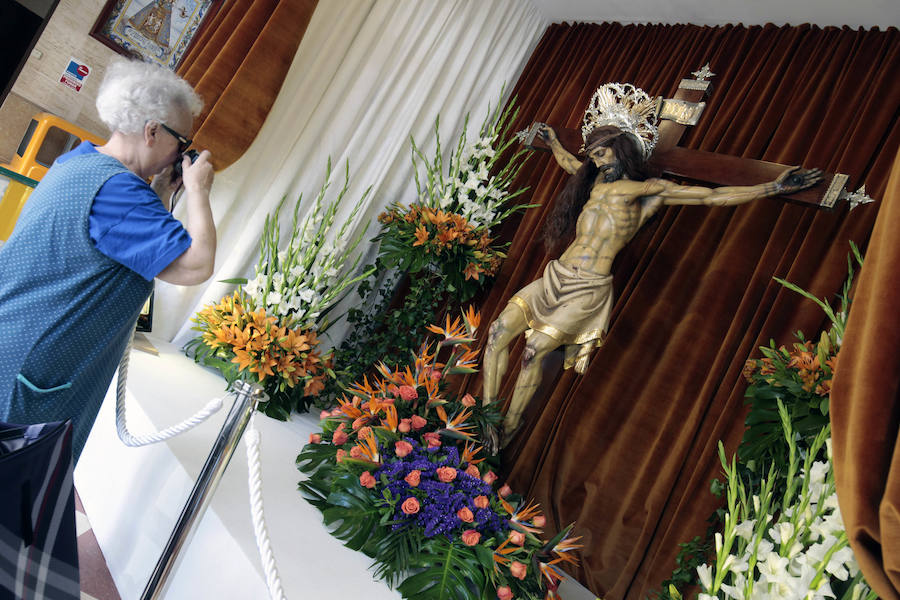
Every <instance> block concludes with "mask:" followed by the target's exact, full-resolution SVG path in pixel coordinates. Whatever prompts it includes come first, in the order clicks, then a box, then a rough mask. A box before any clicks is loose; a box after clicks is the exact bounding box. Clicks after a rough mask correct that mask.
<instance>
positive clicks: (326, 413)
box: [319, 410, 331, 421]
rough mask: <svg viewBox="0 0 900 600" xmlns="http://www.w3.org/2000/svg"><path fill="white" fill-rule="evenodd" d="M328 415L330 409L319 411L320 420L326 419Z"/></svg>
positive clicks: (329, 414)
mask: <svg viewBox="0 0 900 600" xmlns="http://www.w3.org/2000/svg"><path fill="white" fill-rule="evenodd" d="M330 416H331V411H330V410H323V411H322V412H320V413H319V420H320V421H322V420H324V419H327V418H328V417H330Z"/></svg>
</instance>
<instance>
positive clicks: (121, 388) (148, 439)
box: [116, 333, 222, 447]
mask: <svg viewBox="0 0 900 600" xmlns="http://www.w3.org/2000/svg"><path fill="white" fill-rule="evenodd" d="M133 342H134V334H133V333H132V335H131V339H130V340H129V341H128V346H127V347H126V348H125V353H124V354H122V359H121V360H120V361H119V376H118V379H117V380H116V432H117V433H118V434H119V439H120V440H122V443H123V444H125V445H126V446H131V447H137V446H146V445H148V444H155V443H157V442H161V441H163V440H167V439H169V438H171V437H174V436H176V435H178V434H181V433H184V432H185V431H188V430H190V429H193V428H194V427H196V426H197V425H199V424H200V423H202V422H203V421H205V420H206V419H208V418H209V417H211V416H212V415H214V414H215V413H216V412H218V411H219V410H220V409H221V408H222V399H221V398H213V399H212V400H210V401H209V402H208V403H207V404H206V406H204V407H203V408H201V409H200V410H199V411H197V412H196V413H195V414H194V415H193V416H191V417H189V418H187V419H185V420H184V421H182V422H181V423H178V424H176V425H173V426H171V427H168V428H166V429H163V430H162V431H157V432H156V433H149V434H146V435H137V436H136V435H132V434H131V432H129V431H128V419H127V417H126V414H125V389H126V383H127V379H128V361H129V358H130V356H131V347H132V344H133Z"/></svg>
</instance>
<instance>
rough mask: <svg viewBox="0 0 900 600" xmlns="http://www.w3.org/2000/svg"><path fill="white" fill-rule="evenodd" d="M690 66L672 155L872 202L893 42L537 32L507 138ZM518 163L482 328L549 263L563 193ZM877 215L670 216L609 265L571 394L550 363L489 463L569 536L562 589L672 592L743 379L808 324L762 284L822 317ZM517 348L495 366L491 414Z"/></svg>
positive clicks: (536, 161) (546, 159)
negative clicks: (699, 107)
mask: <svg viewBox="0 0 900 600" xmlns="http://www.w3.org/2000/svg"><path fill="white" fill-rule="evenodd" d="M707 62H709V63H710V66H711V69H712V70H713V71H714V72H715V73H716V74H717V75H716V76H715V78H714V79H713V81H714V83H715V89H714V91H713V93H712V96H711V97H710V98H709V100H708V107H707V109H706V112H705V114H704V115H703V117H702V119H701V122H700V123H699V124H698V125H697V126H695V127H693V128H691V129H690V130H689V132H688V133H687V135H686V136H685V138H684V139H683V140H682V145H684V146H688V147H691V148H698V149H702V150H708V151H714V152H719V153H724V154H731V155H737V156H744V157H750V158H758V159H765V160H770V161H774V162H780V163H784V164H801V165H804V166H807V167H819V168H822V169H825V170H827V171H830V172H841V173H845V174H847V175H849V176H850V178H851V184H852V185H854V186H856V185H859V184H860V183H861V182H865V184H866V188H867V191H868V192H869V194H870V195H872V196H873V197H875V198H877V199H879V200H880V201H881V202H886V201H887V199H886V198H885V195H884V192H885V187H886V183H887V178H888V172H889V170H890V167H891V164H892V162H893V159H894V156H895V155H896V153H897V149H898V147H900V124H898V114H900V110H898V107H900V72H898V65H900V35H898V31H897V30H896V29H890V30H888V31H878V30H872V31H854V30H850V29H846V28H845V29H836V28H827V29H820V28H818V27H812V26H809V25H804V26H799V27H775V26H765V27H749V28H748V27H743V26H722V27H700V26H693V25H679V26H657V25H648V26H637V25H629V26H623V25H617V24H603V25H594V24H576V25H566V24H562V25H553V26H551V27H550V28H549V29H548V30H547V32H546V33H545V35H544V37H543V39H542V40H541V42H540V43H539V45H538V47H537V49H536V50H535V52H534V54H533V55H532V57H531V59H530V60H529V62H528V64H527V66H526V67H525V69H524V72H523V74H522V76H521V77H520V79H519V81H518V83H517V84H516V87H515V94H517V96H518V104H519V106H520V107H521V111H520V115H519V117H518V120H517V123H515V124H514V126H515V128H516V130H519V129H524V128H526V127H527V126H528V125H529V124H530V123H531V122H532V121H535V120H539V121H544V122H547V123H549V124H551V125H554V126H565V127H580V124H581V118H582V114H583V111H584V109H585V107H586V106H587V103H588V101H589V99H590V96H591V94H592V93H593V91H594V90H595V89H596V87H597V86H598V85H600V84H603V83H606V82H610V81H619V82H630V83H633V84H635V85H637V86H640V87H641V88H643V89H644V90H646V91H648V93H650V94H651V95H657V94H659V95H665V96H667V97H672V96H673V95H674V93H675V91H676V88H677V85H678V82H679V80H680V79H682V78H684V77H686V76H689V74H690V72H691V71H694V70H696V69H698V68H699V67H701V66H702V65H704V64H705V63H707ZM529 160H530V162H529V163H528V165H526V168H525V172H524V173H523V174H522V175H521V177H520V181H519V183H520V184H522V185H528V186H530V187H531V192H530V194H531V198H530V200H531V201H532V202H541V203H542V206H541V207H539V208H535V209H531V210H529V211H528V213H527V214H525V215H524V216H523V217H522V218H521V220H520V221H518V222H516V223H510V224H509V227H508V229H507V234H508V237H509V238H510V239H511V241H512V244H511V247H510V250H509V255H510V257H511V260H508V261H506V263H505V264H504V267H503V269H502V271H501V273H500V274H499V277H498V279H497V281H496V283H495V285H494V287H493V288H492V290H491V292H490V294H489V295H488V296H487V298H486V299H485V301H484V303H483V306H482V317H483V320H484V323H485V325H484V326H485V327H486V326H487V324H488V323H490V322H491V321H492V320H493V319H494V318H495V317H496V316H497V315H498V314H499V313H500V311H501V310H502V309H503V308H504V306H505V304H506V301H507V299H508V298H509V297H510V296H512V295H513V293H515V292H516V291H517V290H519V289H521V288H522V287H523V286H524V285H526V284H527V283H529V282H531V281H533V280H534V279H536V278H537V277H538V276H539V275H540V273H541V271H542V270H543V268H544V265H545V264H546V262H547V261H548V260H549V259H551V258H554V257H552V256H548V255H547V254H546V252H545V251H544V248H543V247H542V246H541V245H540V244H539V243H538V242H536V241H535V240H536V239H538V238H539V232H540V229H541V226H542V224H543V221H544V219H545V217H546V215H547V214H548V211H549V210H550V208H551V206H552V204H553V199H554V198H555V196H556V194H557V193H558V192H559V191H560V190H561V188H562V186H563V185H564V183H565V180H566V177H567V175H566V174H565V173H564V172H563V171H562V169H560V168H559V167H558V166H557V165H556V163H555V162H554V161H553V159H552V157H551V156H550V155H549V154H547V153H535V155H534V156H533V157H531V158H530V159H529ZM854 189H855V188H854ZM894 201H900V198H895V199H894ZM880 206H881V205H880V204H872V205H867V206H863V207H861V208H857V209H855V210H853V211H852V212H848V210H847V208H846V205H843V206H840V207H839V208H837V209H836V210H833V211H827V210H820V209H817V208H814V207H809V206H804V205H796V204H790V203H786V202H785V201H784V200H782V199H774V198H772V199H764V200H758V201H755V202H753V203H751V204H748V205H743V206H740V207H735V208H706V207H669V208H667V209H664V210H663V211H662V212H661V213H660V214H659V215H657V217H655V218H654V219H653V220H652V221H651V222H649V223H648V224H647V225H645V227H644V228H643V229H642V230H641V231H640V232H639V233H638V235H637V236H636V237H635V239H634V240H632V242H631V243H629V245H628V246H627V247H626V248H625V249H624V250H623V251H622V252H621V253H620V255H619V256H618V258H617V261H616V264H615V265H614V274H615V277H614V289H615V295H616V302H615V306H614V309H613V314H612V322H611V326H610V329H609V332H608V338H607V341H606V344H605V345H604V346H603V347H602V348H600V349H599V350H598V351H597V352H596V354H595V355H594V357H593V359H592V361H591V365H590V366H589V368H588V371H587V373H586V374H585V375H584V376H576V375H575V374H574V373H573V372H572V371H565V372H562V371H561V370H560V364H561V362H562V361H561V352H557V353H554V355H552V356H551V357H550V360H548V364H547V369H546V376H545V381H544V385H543V387H542V389H541V390H539V391H538V394H537V395H536V397H535V399H534V400H533V401H532V403H531V406H530V407H529V410H528V411H527V412H526V414H525V422H526V426H525V428H524V433H522V434H520V435H519V436H518V437H517V438H516V439H514V440H513V443H512V444H511V446H510V447H509V448H507V450H506V451H505V453H504V461H505V469H506V471H507V474H508V476H509V479H510V481H511V483H512V485H513V487H514V488H515V489H517V490H521V491H523V492H527V493H528V494H530V495H532V496H533V497H535V499H537V500H538V501H539V502H540V503H541V504H542V506H543V507H544V510H545V511H546V512H547V514H548V516H549V517H550V523H551V525H552V526H553V527H555V528H559V527H562V526H565V525H567V524H568V523H570V522H573V521H575V522H577V527H578V532H579V533H580V534H581V535H583V536H584V543H585V549H584V552H583V567H582V569H581V571H580V572H579V573H577V574H576V575H577V576H578V577H579V578H580V579H581V580H582V581H583V582H584V583H585V584H587V585H588V587H590V588H591V589H592V590H593V591H594V592H596V593H598V594H601V595H603V596H604V597H605V598H607V599H608V600H613V599H617V598H635V599H637V598H641V599H643V598H644V597H645V596H646V595H647V593H649V592H650V591H651V590H652V589H656V588H658V586H659V584H660V582H661V581H662V580H664V579H666V578H667V577H668V575H669V574H670V573H671V572H672V570H673V568H674V567H675V557H676V555H677V553H678V544H679V543H680V542H684V541H688V540H690V539H691V538H693V537H694V536H696V535H702V534H703V533H704V531H705V530H706V526H707V523H706V519H707V517H709V515H710V514H711V513H712V512H713V510H714V509H715V508H716V507H717V501H716V498H714V497H713V496H712V495H711V494H710V492H709V483H710V480H711V479H713V478H714V477H716V476H718V475H719V472H720V467H719V466H718V459H717V456H716V443H717V441H718V440H723V441H724V443H725V445H726V448H727V450H728V451H729V452H733V451H734V450H735V449H736V447H737V445H738V443H739V441H740V439H741V436H742V433H743V419H744V414H745V408H744V404H743V392H744V389H745V384H744V382H743V380H742V377H741V369H742V367H743V365H744V362H745V360H746V359H747V358H748V357H750V356H758V355H759V352H758V349H757V348H758V347H759V346H760V345H764V344H767V343H768V342H769V339H770V338H774V340H775V341H776V342H777V343H791V342H792V341H793V339H794V338H793V332H795V331H797V330H802V331H804V332H806V333H808V334H816V333H817V332H818V331H820V330H821V329H822V328H823V327H824V326H825V323H826V318H825V316H824V314H823V313H822V311H821V310H820V309H819V308H818V307H817V306H815V305H814V304H813V303H812V302H810V301H808V300H805V299H803V298H802V297H801V296H799V295H797V294H794V293H793V292H790V291H788V290H786V289H784V288H782V287H781V286H780V285H779V284H778V283H776V282H774V281H773V280H772V277H773V275H774V276H780V277H783V278H786V279H788V280H789V281H792V282H794V283H796V284H798V285H800V286H801V287H803V288H805V289H807V290H810V291H811V292H813V293H814V294H816V295H817V296H819V297H825V298H833V297H834V294H835V293H836V292H837V291H838V290H839V289H840V287H841V284H842V282H843V280H844V278H845V276H846V265H847V261H846V256H847V253H848V250H849V244H848V242H849V241H851V240H852V241H855V242H856V243H857V244H858V245H860V246H861V247H862V248H865V246H866V244H867V241H868V238H869V235H870V232H871V230H872V225H873V222H874V220H875V216H876V214H877V212H878V211H879V208H880ZM522 347H523V342H522V340H519V341H518V342H517V343H516V345H514V346H513V347H511V353H510V368H509V371H508V372H507V374H506V377H505V379H504V382H503V387H502V389H501V392H500V396H501V397H505V398H508V397H509V396H510V394H511V391H512V387H513V384H514V381H515V378H516V376H517V375H518V366H517V365H518V361H519V358H520V356H521V350H522ZM467 386H468V388H469V389H472V390H473V391H479V390H480V386H481V382H480V380H479V379H478V378H477V377H475V378H472V379H471V380H470V381H469V382H467Z"/></svg>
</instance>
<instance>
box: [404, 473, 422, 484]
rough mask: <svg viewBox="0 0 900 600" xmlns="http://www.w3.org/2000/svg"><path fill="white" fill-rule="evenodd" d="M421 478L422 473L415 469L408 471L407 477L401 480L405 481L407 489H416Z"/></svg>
mask: <svg viewBox="0 0 900 600" xmlns="http://www.w3.org/2000/svg"><path fill="white" fill-rule="evenodd" d="M421 477H422V472H421V471H419V470H418V469H415V470H413V471H410V472H409V475H407V476H406V477H404V478H403V481H405V482H406V483H407V484H408V485H409V487H418V486H419V480H420V479H421Z"/></svg>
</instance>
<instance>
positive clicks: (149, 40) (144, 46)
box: [90, 0, 222, 70]
mask: <svg viewBox="0 0 900 600" xmlns="http://www.w3.org/2000/svg"><path fill="white" fill-rule="evenodd" d="M221 6H222V0H107V2H106V5H105V6H104V7H103V10H102V11H101V12H100V16H99V17H98V18H97V21H96V22H95V23H94V26H93V28H92V29H91V33H90V35H91V37H92V38H94V39H96V40H97V41H99V42H101V43H103V44H105V45H106V46H108V47H109V48H112V49H113V50H115V51H116V52H118V53H120V54H124V55H126V56H132V57H135V58H140V59H141V60H144V61H147V62H152V63H156V64H159V65H162V66H164V67H166V68H169V69H172V70H175V69H176V68H177V67H178V64H179V63H180V62H181V59H182V57H184V55H185V53H186V52H187V51H188V49H189V48H190V46H191V43H192V42H193V41H194V39H195V38H196V37H197V35H198V34H199V33H200V32H201V31H202V30H203V28H204V25H205V24H208V23H209V21H210V20H211V18H212V17H213V16H214V15H215V14H216V13H217V12H218V11H219V8H221Z"/></svg>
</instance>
